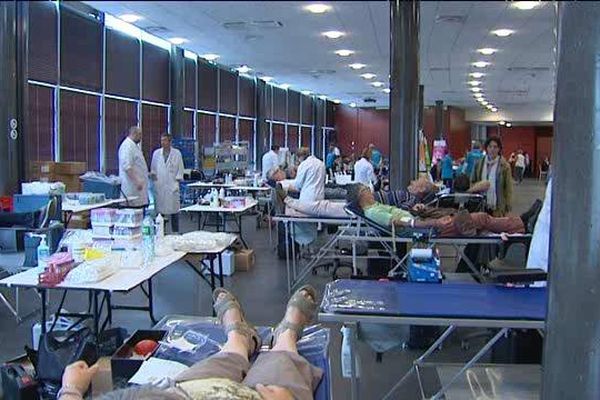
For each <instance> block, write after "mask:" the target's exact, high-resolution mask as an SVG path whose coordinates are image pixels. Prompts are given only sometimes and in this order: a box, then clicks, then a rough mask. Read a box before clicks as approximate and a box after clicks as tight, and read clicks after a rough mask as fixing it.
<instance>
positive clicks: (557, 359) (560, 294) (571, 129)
mask: <svg viewBox="0 0 600 400" xmlns="http://www.w3.org/2000/svg"><path fill="white" fill-rule="evenodd" d="M558 4H559V6H558V7H559V18H558V21H559V23H558V35H559V36H558V53H559V55H558V69H557V75H556V76H557V78H556V79H557V80H556V102H555V110H554V127H555V128H554V132H555V133H554V148H553V154H552V158H553V159H552V171H553V172H552V173H553V187H552V224H551V236H550V277H549V302H548V315H547V326H546V340H545V346H544V366H543V369H542V370H543V384H542V399H544V400H554V399H556V400H558V399H598V398H600V307H599V306H598V301H599V295H600V246H598V243H600V202H599V201H598V199H599V198H600V184H599V180H598V174H597V173H596V171H597V170H598V166H599V165H600V111H599V110H600V24H598V21H599V20H600V4H598V3H596V2H591V3H590V2H558Z"/></svg>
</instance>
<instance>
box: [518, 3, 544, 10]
mask: <svg viewBox="0 0 600 400" xmlns="http://www.w3.org/2000/svg"><path fill="white" fill-rule="evenodd" d="M541 4H542V3H541V2H540V1H514V2H513V3H512V6H513V7H514V8H518V9H519V10H533V9H534V8H536V7H537V6H539V5H541Z"/></svg>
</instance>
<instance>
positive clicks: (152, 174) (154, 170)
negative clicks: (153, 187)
mask: <svg viewBox="0 0 600 400" xmlns="http://www.w3.org/2000/svg"><path fill="white" fill-rule="evenodd" d="M157 156H158V154H157V152H156V151H155V152H154V153H153V154H152V161H151V162H150V178H152V179H153V180H156V176H157V169H158V160H157V158H158V157H157Z"/></svg>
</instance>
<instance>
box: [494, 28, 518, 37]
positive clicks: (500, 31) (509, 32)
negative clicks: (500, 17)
mask: <svg viewBox="0 0 600 400" xmlns="http://www.w3.org/2000/svg"><path fill="white" fill-rule="evenodd" d="M513 33H515V31H513V30H512V29H496V30H495V31H492V32H491V34H492V35H496V36H498V37H507V36H510V35H512V34H513Z"/></svg>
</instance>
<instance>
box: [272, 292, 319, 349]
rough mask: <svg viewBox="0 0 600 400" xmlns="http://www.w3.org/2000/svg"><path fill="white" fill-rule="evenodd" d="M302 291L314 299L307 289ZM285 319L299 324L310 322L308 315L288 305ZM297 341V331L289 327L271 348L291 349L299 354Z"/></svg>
mask: <svg viewBox="0 0 600 400" xmlns="http://www.w3.org/2000/svg"><path fill="white" fill-rule="evenodd" d="M301 293H302V294H303V295H304V296H305V297H306V298H307V299H311V300H314V299H313V298H312V297H311V296H310V295H309V294H308V293H307V292H306V291H305V290H303V291H302V292H301ZM285 319H286V320H287V321H289V322H292V323H295V324H299V325H303V324H305V323H307V322H308V321H307V318H306V316H305V315H304V314H303V313H302V312H301V311H300V310H298V309H297V308H296V307H293V306H290V307H288V309H287V310H286V312H285ZM297 342H298V337H297V335H296V332H295V331H293V330H291V329H287V330H285V331H283V332H282V333H281V334H279V337H278V338H277V342H276V343H275V346H273V348H272V349H271V350H272V351H289V352H291V353H296V354H298V347H297Z"/></svg>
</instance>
